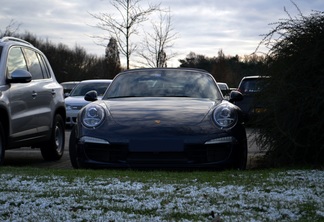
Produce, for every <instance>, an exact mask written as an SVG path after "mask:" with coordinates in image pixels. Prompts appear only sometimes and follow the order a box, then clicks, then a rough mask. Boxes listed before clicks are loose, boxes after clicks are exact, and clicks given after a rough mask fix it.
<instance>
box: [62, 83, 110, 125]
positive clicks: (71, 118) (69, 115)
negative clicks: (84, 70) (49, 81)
mask: <svg viewBox="0 0 324 222" xmlns="http://www.w3.org/2000/svg"><path fill="white" fill-rule="evenodd" d="M111 82H112V80H110V79H93V80H84V81H81V82H80V83H78V84H77V85H76V86H75V87H74V88H73V90H72V91H71V93H70V94H69V96H68V97H66V98H65V105H66V121H65V123H66V124H67V125H68V126H72V125H73V124H75V123H76V117H77V115H78V112H79V111H80V109H81V108H82V107H84V106H85V105H87V104H88V103H89V101H86V100H85V99H84V96H85V94H86V93H87V92H89V91H91V90H94V91H96V93H97V95H98V98H101V97H102V96H103V94H104V93H105V91H106V89H107V87H108V86H109V85H110V83H111Z"/></svg>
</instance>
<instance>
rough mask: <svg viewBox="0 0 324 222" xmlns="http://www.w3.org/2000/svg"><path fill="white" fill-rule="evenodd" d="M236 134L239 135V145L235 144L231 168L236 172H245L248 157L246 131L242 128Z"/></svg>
mask: <svg viewBox="0 0 324 222" xmlns="http://www.w3.org/2000/svg"><path fill="white" fill-rule="evenodd" d="M237 132H238V133H239V138H238V142H239V144H237V150H236V154H235V158H234V163H233V168H234V169H237V170H245V169H246V164H247V157H248V147H247V138H246V131H245V129H244V128H243V127H239V130H238V131H237Z"/></svg>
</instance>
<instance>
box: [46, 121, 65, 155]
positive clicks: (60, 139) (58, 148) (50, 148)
mask: <svg viewBox="0 0 324 222" xmlns="http://www.w3.org/2000/svg"><path fill="white" fill-rule="evenodd" d="M53 123H54V124H53V129H52V133H51V139H50V141H49V143H48V144H47V145H44V146H42V147H41V153H42V156H43V158H44V160H46V161H57V160H59V159H61V157H62V156H63V152H64V143H65V128H64V122H63V119H62V117H61V115H56V116H55V118H54V122H53Z"/></svg>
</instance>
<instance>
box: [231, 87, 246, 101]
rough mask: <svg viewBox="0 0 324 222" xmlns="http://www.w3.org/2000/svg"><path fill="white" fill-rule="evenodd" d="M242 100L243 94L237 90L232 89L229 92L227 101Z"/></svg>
mask: <svg viewBox="0 0 324 222" xmlns="http://www.w3.org/2000/svg"><path fill="white" fill-rule="evenodd" d="M242 100H243V95H242V93H240V92H239V91H235V90H234V91H232V92H231V93H230V99H229V101H230V102H231V103H232V102H238V101H242Z"/></svg>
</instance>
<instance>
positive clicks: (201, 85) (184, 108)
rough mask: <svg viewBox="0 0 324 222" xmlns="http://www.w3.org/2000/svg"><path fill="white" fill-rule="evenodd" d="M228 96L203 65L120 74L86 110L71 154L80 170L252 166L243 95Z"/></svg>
mask: <svg viewBox="0 0 324 222" xmlns="http://www.w3.org/2000/svg"><path fill="white" fill-rule="evenodd" d="M242 98H243V97H242V94H240V93H239V92H236V91H233V92H232V93H231V95H230V99H229V101H227V100H224V98H223V96H222V93H221V92H220V90H219V88H218V86H217V84H216V81H215V80H214V78H213V77H212V75H210V74H209V73H208V72H206V71H203V70H198V69H183V68H153V69H134V70H128V71H124V72H122V73H120V74H118V75H117V76H116V77H115V78H114V80H113V82H112V83H111V84H110V86H109V87H108V89H107V91H106V92H105V94H104V96H103V97H102V99H101V100H97V95H96V92H95V91H90V92H88V93H87V94H86V96H85V99H86V100H88V101H93V102H92V103H90V104H88V105H87V106H85V107H84V108H83V109H82V110H81V111H80V112H79V114H78V117H77V124H76V125H75V126H74V128H73V129H72V131H71V136H70V144H69V152H70V160H71V163H72V166H73V167H74V168H88V167H105V168H107V167H108V168H112V167H118V168H119V167H127V168H128V167H132V168H140V167H145V168H148V167H158V168H161V167H162V168H215V167H231V168H236V169H245V167H246V162H247V140H246V132H245V128H244V123H243V121H244V120H243V117H242V116H243V115H242V112H241V110H240V109H239V108H238V107H237V106H235V105H233V104H232V103H231V102H234V101H238V100H241V99H242Z"/></svg>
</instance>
